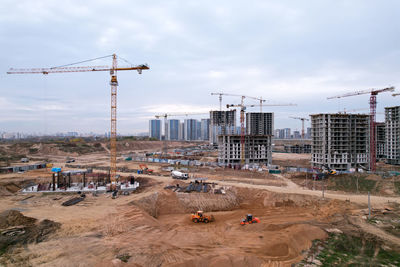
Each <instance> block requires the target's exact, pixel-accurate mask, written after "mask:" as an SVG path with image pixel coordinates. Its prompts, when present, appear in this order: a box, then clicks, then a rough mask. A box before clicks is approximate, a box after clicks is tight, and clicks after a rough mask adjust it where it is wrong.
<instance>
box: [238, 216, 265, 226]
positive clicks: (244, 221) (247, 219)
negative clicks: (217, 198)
mask: <svg viewBox="0 0 400 267" xmlns="http://www.w3.org/2000/svg"><path fill="white" fill-rule="evenodd" d="M259 222H260V219H258V218H257V217H253V215H251V214H247V215H246V217H244V218H243V219H242V220H241V221H240V225H246V224H252V223H259Z"/></svg>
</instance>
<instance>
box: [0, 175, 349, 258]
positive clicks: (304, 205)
mask: <svg viewBox="0 0 400 267" xmlns="http://www.w3.org/2000/svg"><path fill="white" fill-rule="evenodd" d="M166 184H169V182H167V183H165V182H157V181H153V183H152V186H149V187H148V188H146V189H145V190H144V191H143V192H141V193H138V194H133V195H130V196H121V197H119V198H117V199H116V200H111V199H110V197H109V195H100V196H98V197H93V196H88V197H87V199H86V200H85V201H83V202H82V203H79V204H77V205H75V206H71V207H62V206H61V205H60V204H61V202H63V201H65V200H66V199H68V198H70V197H71V196H68V195H62V196H57V197H55V196H54V195H46V194H45V195H43V194H37V195H35V196H34V197H32V198H29V199H26V200H24V198H26V196H19V195H17V196H11V197H3V198H2V200H1V201H2V205H1V211H3V210H8V209H11V208H12V209H16V210H20V211H22V213H23V214H24V215H25V216H29V217H33V218H37V219H43V218H46V219H49V220H52V221H55V222H57V223H61V229H60V230H59V231H56V232H55V233H54V234H53V236H52V238H50V239H49V240H47V241H44V242H41V243H37V244H30V245H28V247H27V248H25V249H22V248H21V249H15V250H14V251H13V252H12V253H13V254H12V255H13V260H11V257H8V258H5V259H4V258H3V260H4V261H5V262H3V263H8V264H10V263H13V264H15V265H21V264H22V265H24V264H26V265H29V264H32V265H43V266H77V265H79V266H93V265H96V266H110V264H111V263H112V262H113V260H115V258H116V257H117V256H118V255H122V254H124V255H129V256H130V258H129V260H128V263H129V264H131V266H160V265H163V266H260V265H262V264H268V263H270V264H272V263H274V262H275V263H280V264H282V265H281V266H289V265H290V264H292V263H295V262H298V261H300V260H301V259H302V251H304V250H307V249H308V248H309V247H310V246H311V243H312V240H314V239H323V238H325V237H326V236H327V234H326V232H325V231H324V227H323V226H321V225H325V226H326V227H328V225H329V221H330V217H331V216H332V215H333V214H337V213H341V212H344V211H345V210H346V209H347V207H343V206H342V207H341V205H339V203H338V202H336V201H326V202H323V203H321V202H319V201H318V199H314V198H313V197H304V196H296V195H282V194H279V193H271V192H267V191H264V190H257V189H245V188H232V189H231V190H232V194H233V195H234V196H235V197H234V198H232V199H231V201H230V202H229V201H227V202H226V204H225V207H223V206H218V205H217V206H215V205H216V203H218V202H219V201H215V200H214V201H213V200H210V197H209V196H207V194H202V193H192V194H185V193H180V194H183V195H182V196H179V195H177V194H176V193H174V192H171V191H168V190H165V189H163V186H164V185H166ZM220 197H221V198H223V196H220ZM186 198H189V199H186ZM194 199H196V200H197V201H198V203H201V204H200V205H198V206H196V205H194V206H193V205H192V206H191V207H190V206H189V205H188V203H192V202H193V201H194ZM142 200H144V201H142ZM146 203H147V205H149V206H150V207H151V208H155V209H158V210H159V212H158V213H157V215H156V216H151V215H150V214H149V212H147V211H148V209H146V207H145V204H146ZM200 208H201V209H203V210H205V211H207V210H213V209H215V208H216V209H217V210H214V211H210V212H209V213H210V214H213V215H214V217H215V219H216V221H215V222H213V223H209V224H194V223H192V222H191V220H190V215H189V214H190V211H194V210H196V209H200ZM190 209H191V210H190ZM224 209H225V210H224ZM146 210H147V211H146ZM220 210H224V211H220ZM246 213H252V214H254V216H257V217H259V218H260V220H261V223H260V224H258V225H246V226H241V225H240V224H239V222H240V219H241V217H243V216H244V215H245V214H246ZM153 215H154V214H153ZM12 261H14V262H12ZM134 264H136V265H134Z"/></svg>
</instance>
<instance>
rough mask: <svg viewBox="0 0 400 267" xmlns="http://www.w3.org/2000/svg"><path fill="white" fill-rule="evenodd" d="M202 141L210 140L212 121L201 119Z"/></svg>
mask: <svg viewBox="0 0 400 267" xmlns="http://www.w3.org/2000/svg"><path fill="white" fill-rule="evenodd" d="M200 128H201V140H204V141H208V140H209V139H210V119H201V127H200Z"/></svg>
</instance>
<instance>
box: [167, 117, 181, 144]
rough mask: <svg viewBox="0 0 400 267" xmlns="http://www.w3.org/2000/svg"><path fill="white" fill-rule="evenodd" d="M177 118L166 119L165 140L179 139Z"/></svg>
mask: <svg viewBox="0 0 400 267" xmlns="http://www.w3.org/2000/svg"><path fill="white" fill-rule="evenodd" d="M179 124H180V122H179V120H168V131H167V140H174V141H176V140H179Z"/></svg>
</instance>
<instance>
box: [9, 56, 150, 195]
mask: <svg viewBox="0 0 400 267" xmlns="http://www.w3.org/2000/svg"><path fill="white" fill-rule="evenodd" d="M110 57H111V58H112V66H85V67H81V66H79V67H76V66H73V67H72V65H77V64H81V63H84V62H89V61H94V60H98V59H103V58H110ZM118 58H119V59H122V60H123V61H125V62H127V63H129V62H128V61H127V60H125V59H123V58H122V57H117V55H116V54H112V55H108V56H104V57H98V58H94V59H89V60H84V61H80V62H76V63H72V64H67V65H63V66H58V67H52V68H33V69H27V68H24V69H13V68H11V69H10V70H9V71H8V72H7V74H44V75H47V74H50V73H66V72H89V71H109V72H110V76H111V81H110V85H111V131H110V148H111V149H110V180H111V187H112V188H115V187H116V174H117V86H118V80H117V71H122V70H137V71H138V73H139V74H142V70H148V69H149V67H148V66H147V65H146V64H142V65H137V66H133V65H132V64H131V66H125V67H118ZM129 64H130V63H129Z"/></svg>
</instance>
